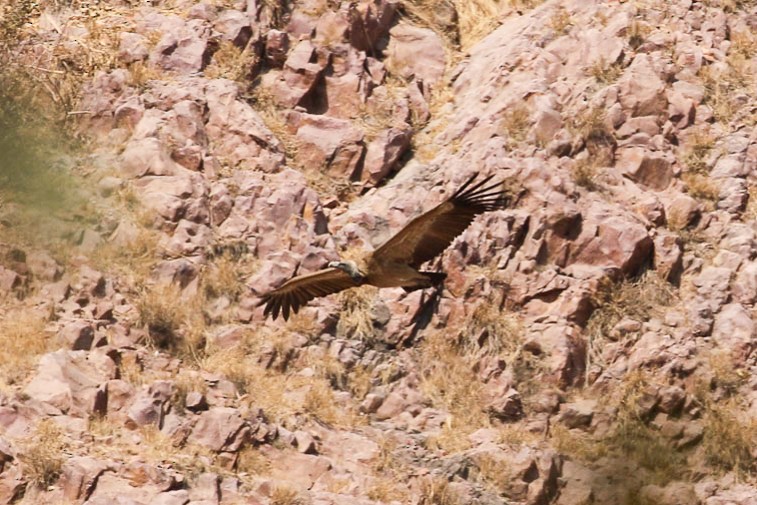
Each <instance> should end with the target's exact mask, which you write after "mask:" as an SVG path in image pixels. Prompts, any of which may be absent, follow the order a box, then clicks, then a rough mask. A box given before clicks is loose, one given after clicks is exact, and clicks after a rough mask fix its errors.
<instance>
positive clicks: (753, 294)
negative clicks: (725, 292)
mask: <svg viewBox="0 0 757 505" xmlns="http://www.w3.org/2000/svg"><path fill="white" fill-rule="evenodd" d="M731 292H732V294H733V298H734V301H736V302H739V303H742V304H745V305H751V304H753V303H755V302H756V301H757V263H756V262H754V261H749V262H747V263H745V264H744V265H743V266H742V267H741V269H740V270H739V272H738V273H737V274H736V278H735V279H734V280H733V284H732V285H731Z"/></svg>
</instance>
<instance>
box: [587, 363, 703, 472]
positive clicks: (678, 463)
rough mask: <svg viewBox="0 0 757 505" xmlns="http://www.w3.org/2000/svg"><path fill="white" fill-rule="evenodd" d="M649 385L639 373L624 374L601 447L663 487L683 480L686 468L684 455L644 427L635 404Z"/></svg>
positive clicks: (650, 429)
mask: <svg viewBox="0 0 757 505" xmlns="http://www.w3.org/2000/svg"><path fill="white" fill-rule="evenodd" d="M649 385H650V378H649V377H648V376H647V375H646V374H644V373H642V372H632V373H630V374H628V375H626V377H625V378H624V380H623V383H622V384H621V387H620V395H619V401H618V402H617V409H618V411H617V415H616V418H615V429H614V431H613V433H612V434H611V435H610V436H609V437H607V438H606V439H604V440H602V444H603V445H605V446H606V447H607V449H608V450H609V451H610V452H611V453H615V452H618V451H619V452H620V453H621V454H622V455H623V456H625V457H628V458H631V459H632V460H633V461H635V462H636V463H637V464H638V465H639V466H641V467H642V468H644V469H646V470H648V471H649V472H650V474H651V475H650V477H649V478H650V479H651V480H652V482H654V483H657V484H665V483H667V482H670V481H672V480H678V479H681V478H683V477H684V476H685V473H686V471H687V469H688V467H687V465H686V456H685V455H684V454H683V453H681V452H679V451H676V450H675V449H674V448H673V447H672V446H671V443H670V441H669V440H668V439H666V438H665V437H664V436H662V434H660V433H659V432H658V431H656V430H654V429H653V428H651V427H650V426H648V425H647V420H646V419H645V418H644V416H643V411H642V410H641V409H640V406H639V405H640V400H641V399H642V398H643V397H644V395H645V394H646V392H645V391H646V389H647V388H648V386H649Z"/></svg>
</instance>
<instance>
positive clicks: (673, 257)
mask: <svg viewBox="0 0 757 505" xmlns="http://www.w3.org/2000/svg"><path fill="white" fill-rule="evenodd" d="M682 246H683V244H682V241H681V237H680V236H678V235H677V234H675V233H671V232H666V231H663V230H662V229H658V233H657V235H656V236H655V238H654V266H655V270H657V273H658V274H659V275H660V277H662V278H663V279H665V280H668V281H671V282H677V280H678V279H679V278H680V276H681V273H682V272H683V247H682Z"/></svg>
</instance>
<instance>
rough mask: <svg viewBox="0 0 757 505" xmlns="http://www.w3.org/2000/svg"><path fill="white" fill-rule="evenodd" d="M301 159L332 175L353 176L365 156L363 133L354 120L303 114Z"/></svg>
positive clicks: (307, 164)
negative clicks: (353, 122) (356, 126)
mask: <svg viewBox="0 0 757 505" xmlns="http://www.w3.org/2000/svg"><path fill="white" fill-rule="evenodd" d="M297 139H298V141H299V149H298V151H297V158H298V160H299V161H300V162H301V163H303V164H304V165H305V166H310V167H315V168H316V169H317V170H322V171H324V172H327V173H329V174H331V175H332V176H337V177H343V178H344V179H348V178H350V177H352V175H353V174H354V173H355V170H356V168H357V165H358V162H359V161H360V158H361V156H362V154H363V150H364V149H365V148H364V147H363V134H362V132H360V131H359V130H357V129H356V128H355V127H354V126H353V125H352V123H351V122H350V121H347V120H343V119H336V118H331V117H328V116H315V115H310V114H302V115H301V117H300V126H299V128H298V129H297Z"/></svg>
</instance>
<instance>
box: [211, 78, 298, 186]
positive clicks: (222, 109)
mask: <svg viewBox="0 0 757 505" xmlns="http://www.w3.org/2000/svg"><path fill="white" fill-rule="evenodd" d="M206 93H207V104H208V119H207V123H206V124H205V131H206V133H207V136H208V140H209V141H210V142H212V143H213V146H214V154H215V156H218V157H219V158H221V159H223V160H225V161H226V162H227V163H228V164H230V165H231V166H234V167H235V168H238V169H250V170H260V171H263V172H277V171H279V170H280V169H281V167H282V166H283V164H284V154H283V148H282V146H281V143H280V142H279V141H278V139H276V137H275V136H274V134H273V133H272V132H271V131H270V130H269V129H268V127H267V126H266V125H265V123H264V122H263V120H262V119H261V117H260V115H258V113H257V112H255V110H254V109H253V108H252V107H251V106H250V105H248V104H247V103H245V102H244V101H242V100H241V99H240V97H239V89H238V88H237V85H236V84H234V83H233V82H231V81H225V80H220V79H219V80H214V81H211V82H210V83H208V85H207V87H206Z"/></svg>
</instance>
